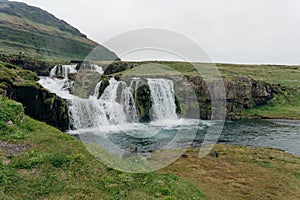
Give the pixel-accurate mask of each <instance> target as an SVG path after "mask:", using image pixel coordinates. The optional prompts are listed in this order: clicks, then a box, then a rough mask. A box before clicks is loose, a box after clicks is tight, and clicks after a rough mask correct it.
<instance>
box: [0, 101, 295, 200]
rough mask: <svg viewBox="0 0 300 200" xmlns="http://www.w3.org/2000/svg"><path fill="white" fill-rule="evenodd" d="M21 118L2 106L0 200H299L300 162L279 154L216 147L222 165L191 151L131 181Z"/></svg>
mask: <svg viewBox="0 0 300 200" xmlns="http://www.w3.org/2000/svg"><path fill="white" fill-rule="evenodd" d="M23 112H24V110H23V107H22V105H21V104H19V103H16V102H14V101H11V100H7V99H4V98H0V160H1V161H0V183H1V184H0V199H245V198H247V199H258V198H259V199H283V198H288V199H299V198H300V193H299V191H300V190H299V189H300V188H299V185H300V158H299V157H294V156H291V155H289V154H286V153H284V152H281V151H277V150H271V149H249V148H245V147H235V146H224V145H217V146H216V147H215V150H216V151H218V153H219V157H218V158H215V157H212V156H207V157H205V158H202V159H199V158H198V153H197V150H196V149H194V150H189V151H188V152H187V156H186V157H187V158H186V157H185V158H181V159H179V160H178V161H177V162H175V163H174V164H172V165H171V166H169V167H167V168H166V169H162V170H161V171H159V172H154V173H147V174H128V173H123V172H119V171H116V170H114V169H111V168H107V167H106V166H104V165H103V164H101V163H100V162H99V161H98V160H96V159H95V158H94V157H93V156H92V155H90V154H89V153H88V152H87V150H86V149H85V148H84V146H83V144H82V143H81V142H80V141H79V140H77V139H75V138H74V137H72V136H69V135H66V134H64V133H62V132H60V131H59V130H57V129H55V128H53V127H50V126H48V125H46V124H44V123H42V122H38V121H35V120H33V119H31V118H29V117H27V116H25V119H23V114H22V113H23ZM9 120H11V121H12V122H13V123H14V125H13V126H9V125H7V123H6V122H7V121H9ZM21 120H23V123H22V122H21Z"/></svg>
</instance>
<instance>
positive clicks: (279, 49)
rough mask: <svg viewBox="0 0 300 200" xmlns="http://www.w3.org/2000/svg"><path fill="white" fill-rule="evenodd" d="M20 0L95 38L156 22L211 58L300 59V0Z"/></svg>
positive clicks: (295, 61) (279, 61)
mask: <svg viewBox="0 0 300 200" xmlns="http://www.w3.org/2000/svg"><path fill="white" fill-rule="evenodd" d="M21 1H22V2H26V3H28V4H30V5H34V6H38V7H40V8H42V9H44V10H47V11H48V12H50V13H52V14H54V15H55V16H56V17H58V18H60V19H63V20H65V21H66V22H68V23H70V24H71V25H72V26H75V27H76V28H78V29H79V30H80V31H81V32H83V33H84V34H86V35H88V37H89V38H91V39H93V40H95V41H97V42H98V43H103V42H104V41H106V40H108V39H110V38H111V37H113V36H115V35H117V34H120V33H122V32H125V31H130V30H134V29H138V28H149V27H155V28H163V29H169V30H173V31H176V32H179V33H181V34H183V35H186V36H187V37H189V38H191V39H192V40H194V41H196V42H197V43H198V44H199V45H201V46H202V47H203V48H204V49H205V51H206V52H207V54H208V55H209V57H210V58H211V59H212V61H214V62H233V63H269V64H273V63H276V64H300V55H299V54H300V12H299V9H300V1H299V0H186V1H183V0H21ZM145 59H147V57H146V56H145Z"/></svg>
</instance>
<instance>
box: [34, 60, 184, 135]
mask: <svg viewBox="0 0 300 200" xmlns="http://www.w3.org/2000/svg"><path fill="white" fill-rule="evenodd" d="M89 69H91V70H95V71H97V72H98V73H103V69H102V68H101V67H100V66H97V65H91V66H90V67H89ZM69 73H79V72H77V70H76V65H62V66H56V67H54V68H53V69H52V70H51V72H50V77H40V81H39V83H40V84H41V85H43V86H44V87H45V88H47V89H48V90H49V91H50V92H53V93H56V94H57V95H58V96H60V97H62V98H64V99H67V100H68V105H69V117H70V122H71V127H72V129H75V130H84V129H94V128H96V129H99V128H100V129H101V130H102V131H110V130H112V131H113V130H115V129H118V130H120V128H121V126H122V129H124V128H125V129H128V128H129V127H132V128H133V127H135V128H137V127H140V128H141V127H143V125H142V124H139V123H138V120H139V119H138V116H139V113H138V109H137V108H136V104H135V99H136V93H135V91H137V89H138V87H139V84H140V79H138V78H133V79H132V80H131V81H129V83H128V84H127V83H126V82H123V81H116V80H115V79H113V78H111V79H110V80H109V86H108V87H107V88H106V89H105V90H104V91H103V94H102V95H101V97H99V95H100V93H99V89H100V87H101V84H102V82H101V81H100V82H99V83H98V84H97V85H96V87H95V89H94V94H93V96H90V97H89V98H88V99H82V98H79V97H77V96H74V95H72V94H70V92H69V90H68V89H70V88H71V87H72V86H73V84H74V83H73V81H70V80H69V79H68V74H69ZM55 77H62V79H59V78H55ZM147 82H148V85H149V88H150V92H151V100H152V109H151V112H152V115H153V116H152V119H153V122H152V123H151V126H152V125H153V126H163V125H166V124H167V125H170V124H178V122H179V121H178V117H177V114H176V105H175V95H174V84H173V81H172V80H167V79H147ZM116 127H117V128H116Z"/></svg>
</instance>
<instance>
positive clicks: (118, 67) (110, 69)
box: [104, 62, 140, 75]
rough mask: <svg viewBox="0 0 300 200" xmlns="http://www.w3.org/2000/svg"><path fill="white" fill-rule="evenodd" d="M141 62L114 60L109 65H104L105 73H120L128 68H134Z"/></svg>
mask: <svg viewBox="0 0 300 200" xmlns="http://www.w3.org/2000/svg"><path fill="white" fill-rule="evenodd" d="M138 65H140V64H138V63H129V62H113V63H111V64H110V65H108V66H104V68H105V70H104V75H109V74H114V73H119V72H122V71H125V70H127V69H132V68H134V67H136V66H138Z"/></svg>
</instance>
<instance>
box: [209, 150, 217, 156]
mask: <svg viewBox="0 0 300 200" xmlns="http://www.w3.org/2000/svg"><path fill="white" fill-rule="evenodd" d="M209 155H210V156H212V157H215V158H218V157H219V153H218V152H217V151H212V152H210V154H209Z"/></svg>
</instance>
